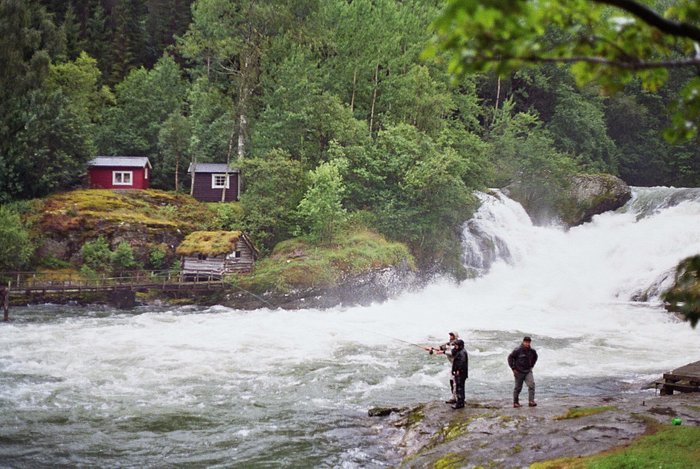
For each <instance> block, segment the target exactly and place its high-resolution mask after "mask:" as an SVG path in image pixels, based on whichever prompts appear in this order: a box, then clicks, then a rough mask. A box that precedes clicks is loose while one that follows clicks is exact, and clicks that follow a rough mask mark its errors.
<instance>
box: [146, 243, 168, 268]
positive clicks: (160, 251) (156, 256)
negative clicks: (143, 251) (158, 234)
mask: <svg viewBox="0 0 700 469" xmlns="http://www.w3.org/2000/svg"><path fill="white" fill-rule="evenodd" d="M167 255H168V250H167V246H165V245H156V246H153V247H152V248H151V250H150V251H149V252H148V264H149V265H150V266H151V267H152V268H153V269H162V268H163V266H164V265H165V259H166V257H167Z"/></svg>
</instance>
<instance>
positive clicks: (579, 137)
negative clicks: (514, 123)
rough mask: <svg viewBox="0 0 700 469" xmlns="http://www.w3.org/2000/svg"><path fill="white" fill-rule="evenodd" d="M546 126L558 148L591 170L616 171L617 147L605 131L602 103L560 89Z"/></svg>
mask: <svg viewBox="0 0 700 469" xmlns="http://www.w3.org/2000/svg"><path fill="white" fill-rule="evenodd" d="M547 128H548V129H549V130H550V131H551V132H552V135H553V136H554V141H555V144H556V146H557V148H558V149H559V151H561V152H563V153H566V154H568V155H571V156H574V157H575V158H576V159H577V160H578V161H579V164H580V165H581V166H582V167H583V168H585V169H587V170H591V171H598V172H608V173H612V174H617V170H618V164H617V149H616V148H615V143H614V142H613V141H612V140H611V139H610V137H609V136H608V134H607V129H606V125H605V117H604V114H603V109H602V103H601V102H600V101H593V100H591V99H585V97H584V96H582V95H581V94H578V93H575V92H574V91H573V90H572V89H570V88H568V87H565V88H561V89H560V90H559V92H558V96H557V104H556V106H555V109H554V115H553V116H552V119H551V120H550V121H549V124H548V126H547Z"/></svg>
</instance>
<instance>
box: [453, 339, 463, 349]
mask: <svg viewBox="0 0 700 469" xmlns="http://www.w3.org/2000/svg"><path fill="white" fill-rule="evenodd" d="M455 345H456V346H457V347H459V348H464V341H463V340H462V339H457V340H455Z"/></svg>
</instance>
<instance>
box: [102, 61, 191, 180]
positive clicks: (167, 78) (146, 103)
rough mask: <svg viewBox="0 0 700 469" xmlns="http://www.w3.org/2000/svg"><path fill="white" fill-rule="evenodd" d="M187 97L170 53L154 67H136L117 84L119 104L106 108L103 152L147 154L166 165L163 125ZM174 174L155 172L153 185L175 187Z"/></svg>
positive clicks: (179, 73)
mask: <svg viewBox="0 0 700 469" xmlns="http://www.w3.org/2000/svg"><path fill="white" fill-rule="evenodd" d="M184 98H185V83H184V82H183V80H182V77H181V70H180V68H179V66H178V65H177V63H176V62H175V60H173V59H172V58H171V57H170V56H164V57H163V58H161V59H160V60H159V61H158V63H157V64H156V65H155V66H154V67H153V69H152V70H146V69H144V68H138V69H135V70H133V71H132V72H131V73H129V75H128V76H127V77H126V79H125V80H124V81H122V82H120V83H119V84H118V85H117V86H116V105H115V106H114V107H111V108H108V109H107V110H106V111H105V122H104V125H102V126H101V127H100V132H99V134H98V139H97V142H98V148H99V150H100V153H102V154H107V155H110V154H111V155H146V156H148V157H149V158H150V159H151V163H152V164H153V166H154V167H161V166H166V168H167V165H164V164H162V163H163V162H162V156H161V154H160V153H159V152H158V143H159V139H158V137H159V133H160V128H161V126H163V124H164V123H165V122H166V120H167V119H168V117H170V116H171V115H172V114H173V113H175V112H177V111H179V109H180V108H181V106H182V103H183V101H184ZM178 138H181V137H180V135H178ZM171 175H172V173H169V172H168V171H167V170H166V171H154V174H153V181H152V184H153V185H154V186H155V187H172V185H170V184H169V182H170V181H171V179H172V178H171V177H170V176H171Z"/></svg>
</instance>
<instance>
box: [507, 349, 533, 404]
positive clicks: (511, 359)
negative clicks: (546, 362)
mask: <svg viewBox="0 0 700 469" xmlns="http://www.w3.org/2000/svg"><path fill="white" fill-rule="evenodd" d="M531 343H532V339H531V338H530V337H528V336H525V337H524V338H523V342H522V344H520V346H519V347H517V348H516V349H515V350H513V351H512V352H511V353H510V355H508V366H510V369H511V370H513V376H514V377H515V389H513V407H515V408H518V407H522V406H521V405H520V391H521V390H522V389H523V381H524V382H525V383H526V384H527V394H528V405H529V406H530V407H535V406H537V403H536V402H535V378H534V376H533V375H532V369H533V368H534V367H535V363H537V352H536V351H535V349H534V348H532V347H531Z"/></svg>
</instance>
